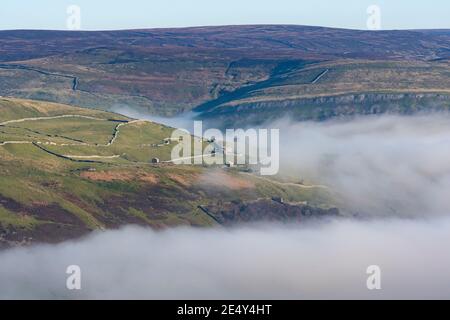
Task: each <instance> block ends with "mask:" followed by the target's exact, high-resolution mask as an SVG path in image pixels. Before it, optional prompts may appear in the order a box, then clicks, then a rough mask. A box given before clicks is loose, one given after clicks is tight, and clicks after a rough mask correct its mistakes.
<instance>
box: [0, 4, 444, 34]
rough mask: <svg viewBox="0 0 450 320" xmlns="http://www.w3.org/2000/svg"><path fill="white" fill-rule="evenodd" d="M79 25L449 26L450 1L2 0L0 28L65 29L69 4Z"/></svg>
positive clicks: (92, 27)
mask: <svg viewBox="0 0 450 320" xmlns="http://www.w3.org/2000/svg"><path fill="white" fill-rule="evenodd" d="M71 4H76V5H78V6H79V7H80V8H81V28H82V29H83V30H104V29H131V28H156V27H183V26H201V25H229V24H264V23H273V24H301V25H315V26H329V27H342V28H354V29H366V28H367V27H366V21H367V13H366V9H367V7H368V6H369V5H371V4H377V5H379V7H380V8H381V27H382V29H418V28H424V29H425V28H450V1H449V0H428V1H423V0H378V1H377V0H221V1H214V0H126V1H123V0H121V1H118V0H2V3H1V5H0V29H1V30H6V29H60V30H64V29H66V19H67V13H66V9H67V6H68V5H71Z"/></svg>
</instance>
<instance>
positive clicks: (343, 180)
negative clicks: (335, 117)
mask: <svg viewBox="0 0 450 320" xmlns="http://www.w3.org/2000/svg"><path fill="white" fill-rule="evenodd" d="M270 126H271V127H275V128H281V129H280V130H281V143H280V150H281V161H280V163H281V164H280V170H281V174H282V175H284V176H286V177H296V178H298V179H306V180H307V181H314V182H316V183H322V184H326V185H328V186H330V188H331V189H332V190H333V191H334V192H336V193H337V194H338V195H339V196H340V198H341V200H342V205H343V206H345V207H346V208H347V209H348V210H349V211H351V212H358V213H360V214H363V215H373V216H393V215H394V216H401V217H423V218H425V217H432V216H439V215H447V214H449V213H450V197H449V196H448V195H449V194H450V161H449V159H450V117H449V116H446V115H428V116H425V115H423V116H414V117H413V116H411V117H400V116H382V117H366V118H360V119H356V120H353V121H328V122H323V123H317V122H316V123H313V122H310V123H292V122H290V121H289V120H281V121H278V122H275V123H272V124H270Z"/></svg>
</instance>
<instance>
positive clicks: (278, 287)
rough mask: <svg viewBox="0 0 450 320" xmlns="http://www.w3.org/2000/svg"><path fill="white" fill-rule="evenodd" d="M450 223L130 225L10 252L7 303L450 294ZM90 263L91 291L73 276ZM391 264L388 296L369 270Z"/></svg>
mask: <svg viewBox="0 0 450 320" xmlns="http://www.w3.org/2000/svg"><path fill="white" fill-rule="evenodd" d="M449 231H450V219H447V218H446V219H442V220H438V221H433V222H430V221H429V222H423V221H422V222H418V221H413V220H410V221H401V220H392V221H379V222H370V223H368V222H355V221H350V220H341V221H335V222H333V223H331V224H326V225H317V226H307V227H301V226H298V225H296V226H291V227H288V228H286V227H280V226H265V227H264V226H260V227H254V228H246V229H233V230H223V229H222V230H217V229H211V230H199V229H173V230H168V231H163V232H155V231H151V230H149V229H138V228H126V229H124V230H121V231H108V232H105V233H101V234H97V235H94V236H91V237H89V238H87V239H84V240H82V241H77V242H71V243H65V244H61V245H56V246H42V247H34V248H29V249H16V250H13V251H9V252H5V253H2V254H0V260H1V264H0V283H1V286H0V298H49V299H52V298H67V299H69V298H73V299H77V298H88V299H100V298H102V299H103V298H106V299H116V298H124V299H131V298H136V299H166V298H170V299H216V298H219V299H282V298H283V299H312V298H321V299H323V298H325V299H326V298H342V299H346V298H362V299H379V298H387V299H390V298H450V286H448V284H449V283H450V273H449V272H448V270H450V254H449V252H448V250H447V249H446V246H447V243H449V241H450V232H449ZM74 264H75V265H79V266H80V267H81V271H82V276H81V285H82V287H81V290H80V291H69V290H67V289H66V286H65V285H66V276H67V275H66V274H65V270H66V268H67V266H69V265H74ZM369 265H378V266H380V268H381V287H382V289H381V290H372V291H370V290H368V289H367V287H366V280H367V277H368V275H367V274H366V269H367V267H368V266H369Z"/></svg>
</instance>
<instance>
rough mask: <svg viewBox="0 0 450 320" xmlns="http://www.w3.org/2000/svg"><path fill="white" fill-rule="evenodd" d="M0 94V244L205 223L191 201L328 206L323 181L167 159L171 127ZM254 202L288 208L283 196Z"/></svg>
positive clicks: (209, 218)
mask: <svg viewBox="0 0 450 320" xmlns="http://www.w3.org/2000/svg"><path fill="white" fill-rule="evenodd" d="M1 101H2V102H1V106H0V119H1V121H0V177H1V178H0V247H1V246H10V245H17V244H26V243H31V242H57V241H62V240H66V239H70V238H75V237H78V236H81V235H84V234H86V233H88V232H90V231H92V230H96V229H103V228H118V227H120V226H122V225H126V224H139V225H145V226H150V227H153V228H165V227H169V226H177V225H193V226H213V225H217V224H220V221H221V220H219V219H216V218H215V217H214V215H208V214H206V213H205V211H204V209H203V210H202V209H200V207H202V208H213V209H214V210H216V209H217V210H218V211H217V213H220V212H221V207H222V205H227V207H226V208H229V207H230V205H231V206H232V207H233V208H234V206H236V208H238V209H239V208H245V207H246V206H252V203H253V202H254V201H260V200H261V199H265V201H267V200H268V201H269V202H270V199H271V198H272V197H279V198H283V199H285V201H288V202H290V203H294V204H295V203H301V204H305V205H306V203H307V204H308V205H311V206H315V207H320V208H323V209H320V210H327V208H329V207H331V206H333V200H332V196H331V191H330V190H328V189H326V188H323V187H320V186H317V187H314V186H309V187H307V186H302V185H295V184H288V183H287V184H284V183H280V182H275V181H271V180H270V179H262V178H261V177H257V176H255V175H253V174H249V173H248V172H240V170H239V169H238V168H236V169H224V168H222V167H221V166H213V167H204V166H188V165H184V166H177V165H174V164H172V163H170V162H167V160H170V153H171V150H172V147H173V145H174V143H176V142H175V141H171V142H165V141H166V138H168V137H170V135H171V133H172V130H173V128H169V127H166V126H163V125H160V124H157V123H153V122H148V121H138V120H133V119H128V118H125V117H122V116H120V115H116V114H112V113H106V112H99V111H92V110H85V109H79V108H74V107H70V106H64V105H57V104H46V103H43V102H33V101H23V100H20V99H7V98H4V99H2V100H1ZM16 110H17V112H15V111H16ZM21 117H24V118H21ZM167 143H168V144H167ZM154 158H158V159H159V160H160V163H158V164H153V163H152V160H153V159H154ZM258 206H261V204H258ZM264 206H265V204H263V209H264V208H266V209H267V210H269V209H270V210H271V208H272V207H273V206H280V208H279V210H281V211H280V212H282V213H283V214H288V213H289V212H290V211H289V210H287V209H286V210H285V209H284V208H285V206H289V205H288V204H286V205H284V204H271V206H266V207H264ZM315 207H314V208H315ZM224 208H225V207H224ZM287 208H288V207H287ZM314 208H313V207H311V208H310V207H304V208H303V207H302V208H301V209H302V210H308V212H310V211H311V210H316V209H314ZM213 209H211V210H213ZM233 210H234V209H233ZM317 210H319V209H317ZM238 211H239V210H238ZM258 212H261V214H262V215H264V210H262V211H261V210H259V211H258ZM240 218H241V217H240V216H238V217H237V218H236V219H240ZM228 222H230V221H227V223H228ZM232 222H233V221H231V222H230V223H232Z"/></svg>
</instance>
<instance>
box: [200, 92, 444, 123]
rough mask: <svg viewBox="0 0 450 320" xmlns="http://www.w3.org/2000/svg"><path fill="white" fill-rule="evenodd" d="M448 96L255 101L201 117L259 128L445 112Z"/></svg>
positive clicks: (361, 95)
mask: <svg viewBox="0 0 450 320" xmlns="http://www.w3.org/2000/svg"><path fill="white" fill-rule="evenodd" d="M449 111H450V95H446V94H438V93H359V94H346V95H338V96H322V97H315V98H303V99H286V100H276V101H259V102H250V103H243V104H238V105H235V106H231V105H223V106H220V107H217V108H215V109H214V110H212V111H210V112H207V113H204V114H202V115H201V117H202V118H203V119H210V120H212V119H216V120H220V121H224V122H225V123H226V124H233V125H235V126H236V124H240V125H243V124H245V125H247V126H248V125H249V124H253V125H255V124H262V123H264V122H266V121H268V120H275V119H277V118H282V117H287V116H288V117H289V118H291V119H294V120H316V121H323V120H327V119H331V118H342V117H352V116H358V115H375V114H399V115H411V114H415V113H420V112H449Z"/></svg>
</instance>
